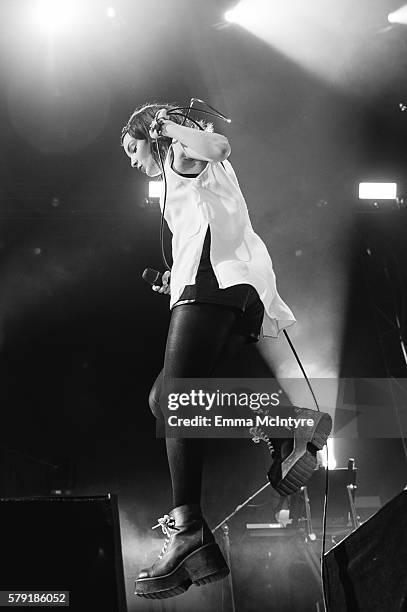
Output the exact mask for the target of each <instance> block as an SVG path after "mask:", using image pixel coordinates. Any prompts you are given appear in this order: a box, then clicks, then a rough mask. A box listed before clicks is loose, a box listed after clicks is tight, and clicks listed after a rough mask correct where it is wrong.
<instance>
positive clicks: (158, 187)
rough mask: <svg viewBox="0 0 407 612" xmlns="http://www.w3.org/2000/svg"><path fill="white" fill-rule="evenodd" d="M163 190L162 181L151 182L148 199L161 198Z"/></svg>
mask: <svg viewBox="0 0 407 612" xmlns="http://www.w3.org/2000/svg"><path fill="white" fill-rule="evenodd" d="M162 189H163V182H162V181H150V182H149V183H148V197H149V198H159V197H160V196H161V193H162Z"/></svg>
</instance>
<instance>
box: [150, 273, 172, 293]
mask: <svg viewBox="0 0 407 612" xmlns="http://www.w3.org/2000/svg"><path fill="white" fill-rule="evenodd" d="M170 276H171V272H170V271H169V270H167V271H166V272H164V274H163V277H162V285H161V286H160V285H153V287H152V289H153V291H156V292H157V293H165V294H171V287H170Z"/></svg>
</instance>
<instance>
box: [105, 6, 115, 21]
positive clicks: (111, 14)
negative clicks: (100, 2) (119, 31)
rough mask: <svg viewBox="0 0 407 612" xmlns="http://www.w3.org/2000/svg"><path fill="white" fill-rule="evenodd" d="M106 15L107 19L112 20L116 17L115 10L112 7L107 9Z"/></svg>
mask: <svg viewBox="0 0 407 612" xmlns="http://www.w3.org/2000/svg"><path fill="white" fill-rule="evenodd" d="M106 15H107V16H108V17H109V19H114V18H115V17H116V16H117V13H116V10H115V9H114V7H113V6H108V7H107V9H106Z"/></svg>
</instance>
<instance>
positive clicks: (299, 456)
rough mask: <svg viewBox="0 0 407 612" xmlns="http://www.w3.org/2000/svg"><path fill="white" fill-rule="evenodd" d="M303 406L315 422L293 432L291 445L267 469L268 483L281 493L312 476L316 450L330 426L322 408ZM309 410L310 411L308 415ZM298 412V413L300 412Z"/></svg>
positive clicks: (320, 445) (283, 494) (290, 491)
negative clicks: (287, 452)
mask: <svg viewBox="0 0 407 612" xmlns="http://www.w3.org/2000/svg"><path fill="white" fill-rule="evenodd" d="M300 410H301V411H302V412H303V413H304V411H305V410H306V412H307V417H308V416H310V418H311V414H312V418H313V419H314V426H313V428H312V429H310V430H308V431H304V432H302V433H301V432H298V436H294V447H293V450H292V452H291V453H290V454H289V455H288V457H286V458H285V459H283V460H282V459H281V457H280V458H277V459H276V460H275V461H274V462H273V464H272V465H271V468H270V470H269V472H268V474H267V475H268V478H269V481H270V484H271V486H272V487H273V489H275V490H276V491H277V492H278V493H279V494H280V495H281V496H282V497H286V496H287V495H292V494H293V493H295V492H296V491H298V490H299V489H300V488H301V487H302V486H304V485H305V483H306V482H307V481H308V480H309V479H310V478H311V476H312V474H313V473H314V471H315V469H316V467H317V457H316V453H317V451H318V450H322V448H323V447H324V446H325V444H326V441H327V439H328V436H329V434H330V433H331V430H332V419H331V417H330V415H329V414H327V413H325V412H317V411H315V410H307V409H300ZM308 413H310V415H308ZM299 414H300V413H299Z"/></svg>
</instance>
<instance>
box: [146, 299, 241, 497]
mask: <svg viewBox="0 0 407 612" xmlns="http://www.w3.org/2000/svg"><path fill="white" fill-rule="evenodd" d="M237 317H238V312H237V311H236V310H234V309H233V308H228V307H225V306H220V305H218V304H200V303H195V304H182V305H180V306H176V307H175V308H174V309H173V311H172V314H171V322H170V327H169V331H168V337H167V346H166V349H165V359H164V368H163V370H162V372H161V373H160V374H159V376H158V377H157V380H156V381H155V383H154V386H153V388H152V390H151V393H150V407H151V410H152V411H153V413H154V415H155V416H156V417H159V416H160V408H159V398H160V393H161V384H162V376H163V374H164V376H165V377H166V379H167V378H205V377H210V376H213V375H214V374H215V373H216V374H217V375H219V372H220V368H221V366H222V363H224V362H227V360H228V359H229V358H230V357H232V356H233V355H234V354H235V353H236V351H237V350H238V348H239V347H240V346H241V345H243V344H244V343H245V337H244V336H242V335H240V334H238V333H235V332H234V327H235V323H236V320H237ZM166 445H167V456H168V464H169V468H170V473H171V480H172V490H173V503H174V507H177V506H182V505H183V504H192V503H197V504H199V503H200V499H201V482H202V462H203V446H204V440H203V439H200V438H167V439H166Z"/></svg>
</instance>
